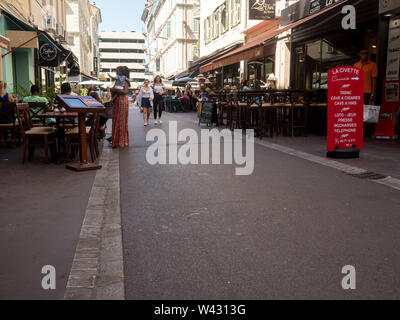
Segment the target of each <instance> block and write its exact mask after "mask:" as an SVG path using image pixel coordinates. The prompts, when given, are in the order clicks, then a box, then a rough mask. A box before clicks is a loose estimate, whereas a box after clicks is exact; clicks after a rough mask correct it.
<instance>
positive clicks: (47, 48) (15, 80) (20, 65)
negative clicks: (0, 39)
mask: <svg viewBox="0 0 400 320" xmlns="http://www.w3.org/2000/svg"><path fill="white" fill-rule="evenodd" d="M0 9H1V10H2V12H1V13H2V15H1V20H0V33H1V35H6V36H7V38H8V39H9V40H10V50H7V51H5V50H3V54H2V62H3V78H4V81H5V82H6V83H7V84H8V88H9V90H10V91H11V92H13V93H15V94H18V95H26V94H29V90H30V86H31V84H33V83H38V84H41V85H43V86H44V87H45V88H46V91H48V90H53V88H54V87H55V75H56V72H59V70H60V66H61V65H62V64H63V63H64V61H66V60H68V61H67V62H66V65H67V66H69V67H72V66H73V65H75V60H76V59H74V58H73V55H72V56H71V54H70V53H71V52H70V51H68V50H66V49H65V48H63V47H62V46H61V45H60V44H59V43H58V42H57V41H55V40H54V39H53V38H52V37H51V36H50V35H49V34H47V33H46V32H44V31H41V30H38V29H36V28H34V27H33V26H31V25H30V24H29V23H28V22H27V21H25V19H24V17H22V16H19V15H18V14H17V13H15V12H14V11H13V10H12V8H9V7H8V5H6V4H1V7H0Z"/></svg>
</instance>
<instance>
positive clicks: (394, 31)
mask: <svg viewBox="0 0 400 320" xmlns="http://www.w3.org/2000/svg"><path fill="white" fill-rule="evenodd" d="M399 68H400V19H398V18H397V19H391V20H390V23H389V35H388V47H387V60H386V78H387V79H397V78H399Z"/></svg>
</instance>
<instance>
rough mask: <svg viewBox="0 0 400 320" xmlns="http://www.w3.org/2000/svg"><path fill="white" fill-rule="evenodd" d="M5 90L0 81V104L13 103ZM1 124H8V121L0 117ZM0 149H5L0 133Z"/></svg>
mask: <svg viewBox="0 0 400 320" xmlns="http://www.w3.org/2000/svg"><path fill="white" fill-rule="evenodd" d="M6 88H7V84H6V83H5V82H4V81H0V102H14V97H13V96H12V94H8V92H6ZM2 111H6V110H2ZM2 122H9V119H4V118H2V117H0V123H2ZM0 147H6V142H5V138H4V133H0Z"/></svg>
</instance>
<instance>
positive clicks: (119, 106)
mask: <svg viewBox="0 0 400 320" xmlns="http://www.w3.org/2000/svg"><path fill="white" fill-rule="evenodd" d="M116 72H117V75H118V76H120V75H123V76H124V77H125V78H124V81H123V82H122V81H121V82H120V81H119V80H117V81H116V82H115V86H114V87H113V88H111V89H110V91H111V93H112V95H113V96H114V97H115V99H114V100H113V115H112V147H113V148H117V147H127V146H129V132H128V114H129V99H128V93H129V87H130V85H131V84H130V82H129V80H128V79H129V69H128V67H126V66H119V67H117V70H116ZM121 87H122V89H120V88H121Z"/></svg>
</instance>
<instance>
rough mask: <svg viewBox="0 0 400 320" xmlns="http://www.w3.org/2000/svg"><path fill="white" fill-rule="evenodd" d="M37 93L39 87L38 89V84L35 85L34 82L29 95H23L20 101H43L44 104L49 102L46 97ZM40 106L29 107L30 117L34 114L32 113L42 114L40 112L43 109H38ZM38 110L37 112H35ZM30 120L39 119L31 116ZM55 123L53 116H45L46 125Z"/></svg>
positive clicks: (42, 111)
mask: <svg viewBox="0 0 400 320" xmlns="http://www.w3.org/2000/svg"><path fill="white" fill-rule="evenodd" d="M39 93H40V89H39V86H37V85H36V84H34V85H32V86H31V95H30V96H26V97H24V98H23V99H22V102H25V103H29V102H41V103H45V104H46V105H48V104H49V100H47V98H45V97H41V96H40V95H39ZM39 109H40V108H38V107H31V108H29V111H30V112H29V113H30V115H31V117H32V116H33V115H34V114H42V113H44V110H43V109H41V110H39ZM38 110H39V112H37V111H38ZM32 120H33V121H40V119H39V118H37V117H32ZM55 123H56V119H55V118H47V119H46V124H47V125H53V124H55Z"/></svg>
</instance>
